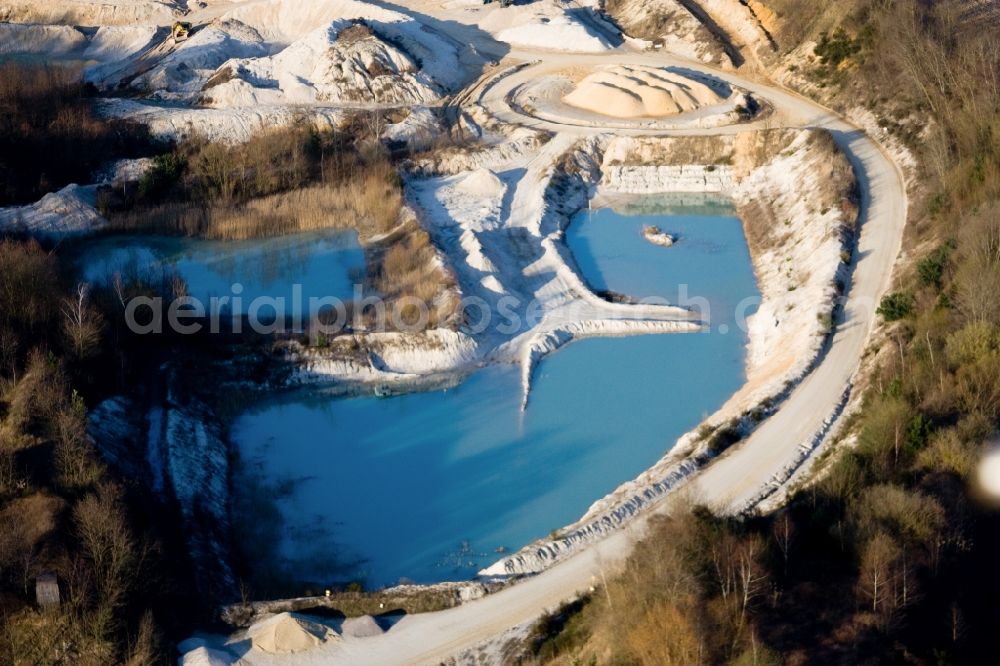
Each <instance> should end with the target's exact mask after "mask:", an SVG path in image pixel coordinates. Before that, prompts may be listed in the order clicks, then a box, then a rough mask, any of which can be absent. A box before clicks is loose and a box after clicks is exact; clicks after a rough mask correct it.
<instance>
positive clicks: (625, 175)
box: [601, 164, 734, 194]
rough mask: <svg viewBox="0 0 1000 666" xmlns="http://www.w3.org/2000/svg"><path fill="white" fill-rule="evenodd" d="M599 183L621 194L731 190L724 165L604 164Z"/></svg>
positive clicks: (730, 175)
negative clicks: (606, 165)
mask: <svg viewBox="0 0 1000 666" xmlns="http://www.w3.org/2000/svg"><path fill="white" fill-rule="evenodd" d="M601 185H602V187H605V188H606V189H608V190H610V191H614V192H621V193H624V194H656V193H660V192H699V193H718V194H722V193H725V192H729V191H730V190H732V188H733V185H734V180H733V173H732V170H731V169H730V168H729V167H727V166H711V165H708V166H704V165H698V164H688V165H683V166H667V165H663V166H622V165H618V166H615V165H612V166H608V167H606V168H605V171H604V179H603V180H602V182H601Z"/></svg>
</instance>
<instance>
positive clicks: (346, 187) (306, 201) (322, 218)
mask: <svg viewBox="0 0 1000 666" xmlns="http://www.w3.org/2000/svg"><path fill="white" fill-rule="evenodd" d="M101 205H102V207H103V208H104V209H105V210H106V211H107V212H108V214H109V216H110V219H111V222H112V226H113V227H114V228H116V229H119V230H123V231H155V232H163V233H182V234H187V235H198V236H205V237H210V238H218V239H227V240H235V239H246V238H254V237H261V236H273V235H280V234H284V233H290V232H296V231H309V230H317V229H348V228H351V229H357V230H358V231H359V232H360V233H361V234H362V236H373V235H377V234H381V233H385V232H386V231H388V230H390V229H392V228H393V227H394V226H395V225H396V222H397V218H398V215H399V211H400V207H401V205H402V195H401V188H400V182H399V177H398V175H397V173H396V170H395V168H394V167H393V165H392V164H391V163H390V162H389V161H388V157H387V156H386V155H385V153H384V152H382V151H380V150H377V149H372V148H371V147H370V146H367V145H365V144H360V143H358V142H357V141H354V140H352V139H351V137H350V136H349V135H347V134H342V133H338V132H320V131H318V130H316V129H315V128H314V127H312V126H310V125H306V124H302V125H297V126H294V127H290V128H284V129H277V130H272V131H270V132H265V133H263V134H261V135H259V136H256V137H254V138H253V139H251V140H250V141H249V142H247V143H244V144H240V145H235V146H230V145H224V144H218V143H209V142H205V141H202V140H192V141H189V142H186V143H184V144H182V145H180V146H179V147H178V148H177V150H176V151H174V152H173V153H170V154H166V155H162V156H160V157H159V158H157V160H156V162H155V166H154V168H153V170H152V171H151V172H150V173H149V174H147V175H146V176H145V177H144V178H143V180H142V181H141V182H139V183H138V184H137V185H136V186H135V187H132V188H131V189H129V188H126V190H125V193H124V195H122V194H121V193H120V192H119V191H116V190H111V189H108V190H105V191H104V192H103V193H102V198H101Z"/></svg>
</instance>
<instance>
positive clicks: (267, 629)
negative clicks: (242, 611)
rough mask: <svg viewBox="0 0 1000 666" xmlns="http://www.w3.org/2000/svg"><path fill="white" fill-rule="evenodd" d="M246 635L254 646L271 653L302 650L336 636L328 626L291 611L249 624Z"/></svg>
mask: <svg viewBox="0 0 1000 666" xmlns="http://www.w3.org/2000/svg"><path fill="white" fill-rule="evenodd" d="M247 635H248V636H249V637H250V641H251V643H253V646H254V647H255V648H257V649H258V650H263V651H264V652H270V653H272V654H287V653H289V652H302V651H303V650H308V649H310V648H314V647H316V646H317V645H319V644H320V643H325V642H326V641H328V640H330V639H331V638H336V637H337V634H335V633H334V632H333V630H332V629H330V628H329V627H326V626H324V625H322V624H318V623H316V622H311V621H309V620H307V619H305V618H304V617H302V616H300V615H293V614H292V613H279V614H277V615H275V616H274V617H272V618H268V619H266V620H262V621H261V622H258V623H256V624H254V625H253V626H251V627H250V629H248V630H247Z"/></svg>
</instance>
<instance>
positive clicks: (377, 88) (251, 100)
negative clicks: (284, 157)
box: [202, 21, 440, 108]
mask: <svg viewBox="0 0 1000 666" xmlns="http://www.w3.org/2000/svg"><path fill="white" fill-rule="evenodd" d="M217 82H218V83H217ZM439 98H440V89H439V88H438V87H437V86H435V85H434V82H433V81H431V80H429V79H428V78H427V77H425V76H421V74H420V66H419V64H418V63H417V62H416V61H415V60H414V58H412V57H411V56H410V55H409V54H408V53H406V52H404V51H402V50H401V49H399V48H397V47H396V46H394V45H392V44H390V43H388V42H387V41H385V40H383V39H381V38H380V37H379V36H378V35H376V34H375V33H374V32H372V31H371V30H370V29H369V28H367V27H365V26H363V25H360V24H352V23H350V22H344V21H335V22H333V23H331V24H329V25H326V26H324V27H321V28H319V29H318V30H315V31H313V32H312V33H310V34H309V35H307V36H306V37H304V38H303V39H301V40H299V41H297V42H295V43H294V44H292V45H291V46H289V47H288V48H286V49H284V50H282V51H281V52H280V53H278V54H276V55H273V56H266V57H255V58H248V59H235V60H229V61H227V62H226V63H225V64H223V65H222V66H221V67H219V68H218V69H217V70H216V71H215V72H214V73H213V75H212V77H211V78H209V79H208V81H207V82H206V83H205V94H204V96H203V98H202V102H203V103H204V104H206V105H208V106H213V107H216V108H226V107H236V106H256V105H259V104H317V103H325V104H340V103H359V102H360V103H379V104H405V105H410V104H422V103H428V102H433V101H436V100H437V99H439Z"/></svg>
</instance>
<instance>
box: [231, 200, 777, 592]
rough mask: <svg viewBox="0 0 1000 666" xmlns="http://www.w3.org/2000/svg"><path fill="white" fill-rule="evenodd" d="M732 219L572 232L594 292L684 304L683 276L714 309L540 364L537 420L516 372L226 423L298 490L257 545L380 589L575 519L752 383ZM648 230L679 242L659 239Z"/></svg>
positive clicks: (311, 573)
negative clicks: (703, 322) (721, 326)
mask: <svg viewBox="0 0 1000 666" xmlns="http://www.w3.org/2000/svg"><path fill="white" fill-rule="evenodd" d="M714 205H722V204H721V203H720V204H714ZM725 211H726V212H725V214H724V215H718V216H699V215H673V216H664V215H656V214H652V213H650V214H648V216H646V215H643V216H634V215H622V214H620V213H616V212H614V211H611V210H598V211H594V212H593V213H588V212H584V213H582V214H581V215H580V216H579V217H578V218H577V219H576V220H575V221H574V223H573V225H572V226H571V228H570V230H569V233H568V242H569V245H570V247H571V249H572V250H573V252H574V254H575V256H576V257H577V260H578V262H579V264H580V267H581V270H582V271H583V273H584V275H585V277H586V278H587V279H588V280H589V281H590V282H591V283H593V284H595V286H597V285H600V287H598V288H601V287H604V288H609V289H612V290H615V291H618V292H625V293H630V294H634V295H660V296H665V297H667V298H669V299H671V300H673V299H674V298H675V294H676V293H677V282H678V281H684V282H686V283H688V284H689V285H690V287H689V290H690V293H691V294H696V295H700V296H704V297H706V298H708V299H709V301H710V302H711V306H712V311H713V332H710V333H693V334H676V335H654V336H641V337H633V338H614V339H594V340H587V341H583V342H579V343H575V344H572V345H570V346H568V347H567V348H565V349H563V350H561V351H559V352H558V353H556V354H555V355H553V356H552V357H550V358H547V359H545V360H544V361H543V362H542V363H541V365H540V367H539V369H538V373H537V376H536V383H535V385H534V388H533V393H532V400H531V403H530V406H529V408H528V410H527V412H526V413H523V414H522V413H521V412H520V385H519V374H518V372H517V370H516V369H515V368H512V367H491V368H487V369H484V370H481V371H479V372H476V373H474V374H473V375H472V376H470V377H469V378H468V379H467V380H466V381H465V382H463V383H462V384H460V385H459V386H457V387H456V388H453V389H449V390H447V391H435V392H427V393H417V394H409V395H401V396H396V397H391V398H372V397H354V398H333V397H330V396H327V395H324V394H322V393H320V392H315V391H312V392H307V391H302V392H296V393H292V394H286V395H281V396H278V397H276V398H273V399H269V400H267V401H265V402H263V403H262V404H260V405H258V406H256V407H255V408H253V409H251V410H250V411H248V412H247V413H245V414H244V415H243V416H242V417H241V418H239V419H238V420H237V421H236V423H235V424H234V426H233V429H232V437H233V441H234V442H235V443H236V445H237V447H238V449H239V454H240V456H241V458H242V461H243V466H244V468H246V469H249V470H253V473H254V475H255V476H256V480H257V482H258V483H257V485H259V483H260V482H264V483H272V484H279V483H281V482H282V481H285V482H291V483H290V484H289V485H287V486H285V487H286V489H288V490H289V492H288V493H287V494H285V495H282V496H281V497H280V498H278V499H277V500H276V502H275V505H276V506H277V508H278V513H279V514H280V519H279V520H278V522H280V523H281V528H280V529H279V530H276V531H275V532H271V533H269V534H268V535H267V536H266V537H263V536H262V537H261V538H262V539H266V540H267V541H268V542H270V543H273V544H274V545H275V546H276V548H277V550H278V553H277V554H278V556H279V558H280V559H281V560H283V563H284V565H286V566H287V567H288V570H291V571H295V573H296V575H297V577H299V578H300V579H304V580H310V581H314V582H317V583H319V584H326V583H330V582H336V581H344V580H351V579H365V580H366V582H367V583H368V584H371V585H383V584H389V583H395V582H397V581H399V580H400V579H410V580H415V581H419V582H427V581H435V580H447V579H463V578H468V577H470V576H473V575H475V572H476V571H477V570H478V569H479V568H481V567H483V566H485V565H488V564H489V563H491V562H492V561H494V560H496V559H498V558H499V557H500V556H501V552H503V551H510V550H514V549H517V548H519V547H520V546H523V545H524V544H526V543H528V542H530V541H531V540H533V539H536V538H539V537H544V536H547V535H548V534H549V532H550V531H551V530H553V529H554V528H558V527H561V526H563V525H565V524H567V523H570V522H572V521H574V520H575V519H577V518H579V517H580V516H581V515H582V514H583V513H584V512H585V511H586V509H587V507H588V506H589V505H590V504H591V503H592V502H593V501H595V500H596V499H598V498H600V497H602V496H603V495H605V494H607V493H608V492H610V491H611V490H613V489H614V488H615V487H616V486H618V485H619V484H620V483H622V482H623V481H626V480H628V479H632V478H634V477H635V476H637V475H638V474H639V473H640V472H641V471H642V470H644V469H646V468H647V467H649V465H651V464H652V463H653V462H655V461H656V460H657V459H658V458H659V457H660V456H661V455H663V453H664V452H665V451H666V450H668V449H669V448H670V447H671V446H672V445H673V443H674V442H675V441H676V439H677V438H678V437H679V436H680V435H682V434H683V433H684V432H686V431H688V430H690V429H692V428H693V427H695V426H696V425H697V424H698V423H699V421H700V420H701V419H702V418H704V417H705V416H706V415H707V414H709V413H711V412H712V411H714V410H715V409H717V408H718V407H719V406H720V405H721V404H722V403H723V402H724V401H725V400H726V398H728V397H729V396H730V395H731V394H732V393H733V392H734V391H735V390H736V389H737V388H738V387H739V385H740V383H741V382H742V380H743V377H744V373H743V348H744V345H745V337H744V335H743V333H741V332H739V331H738V330H737V329H735V328H734V329H733V332H730V333H729V334H727V335H723V334H720V333H718V332H717V331H716V330H715V329H716V328H717V326H715V325H717V324H718V323H723V322H731V321H732V313H731V311H730V309H729V306H730V305H731V304H734V303H736V302H738V301H739V300H740V299H742V298H744V297H748V296H756V295H757V291H756V287H755V283H754V278H753V273H752V269H751V265H750V260H749V255H748V252H747V248H746V243H745V240H744V238H743V234H742V229H741V227H740V224H739V220H737V219H736V218H734V217H732V213H731V209H725ZM674 212H675V213H676V210H675V211H674ZM696 212H697V211H696ZM643 224H657V225H658V226H660V227H661V228H663V229H664V230H665V231H668V232H670V233H672V234H673V233H676V234H677V235H679V236H680V238H681V241H680V242H679V243H678V244H677V245H675V246H674V247H671V248H663V247H659V246H654V245H652V244H649V243H648V242H647V241H645V240H644V239H643V238H642V235H641V227H642V225H643ZM237 488H240V484H239V483H237ZM255 518H256V514H255V513H254V512H243V515H242V516H241V517H239V521H240V522H242V523H244V524H249V523H252V522H253V521H254V520H255ZM255 547H256V545H253V546H250V548H255ZM323 553H325V554H326V557H323V556H322V555H323ZM260 566H268V565H265V564H263V563H261V565H260Z"/></svg>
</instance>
